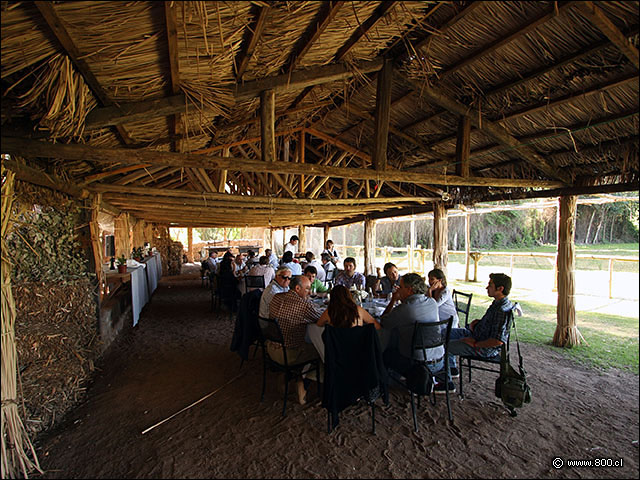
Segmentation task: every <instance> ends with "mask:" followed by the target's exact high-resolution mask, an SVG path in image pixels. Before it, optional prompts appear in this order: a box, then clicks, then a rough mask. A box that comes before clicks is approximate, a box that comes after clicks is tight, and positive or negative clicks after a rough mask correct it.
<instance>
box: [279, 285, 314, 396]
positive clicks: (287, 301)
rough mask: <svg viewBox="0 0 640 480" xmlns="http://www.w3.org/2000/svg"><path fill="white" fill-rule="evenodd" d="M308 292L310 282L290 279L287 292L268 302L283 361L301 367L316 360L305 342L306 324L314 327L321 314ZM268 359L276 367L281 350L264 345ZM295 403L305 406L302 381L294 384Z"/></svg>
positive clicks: (280, 358)
mask: <svg viewBox="0 0 640 480" xmlns="http://www.w3.org/2000/svg"><path fill="white" fill-rule="evenodd" d="M310 292H311V282H310V281H309V278H308V277H305V276H304V275H301V276H299V277H293V279H292V280H291V289H290V290H289V291H288V292H286V293H278V294H276V295H275V296H274V297H273V300H271V305H270V307H269V312H270V315H271V317H272V318H276V319H278V322H279V324H280V328H281V329H282V335H283V337H284V345H285V347H287V361H288V362H289V363H301V362H304V361H305V360H314V359H316V358H318V352H317V350H316V348H315V347H314V346H313V344H312V343H307V342H306V341H305V335H306V333H307V324H309V323H316V322H317V321H318V319H319V318H320V315H321V313H322V312H321V311H320V310H318V309H317V308H316V306H315V305H314V304H313V303H312V302H311V301H310V300H309V299H308V296H309V293H310ZM267 352H268V353H269V356H270V357H271V358H272V359H273V360H275V361H276V362H279V363H284V355H283V354H282V349H280V348H277V345H274V344H272V343H271V342H267ZM297 388H298V401H299V402H300V404H301V405H304V404H305V403H306V400H305V397H306V388H305V386H304V382H303V380H302V379H299V380H298V384H297Z"/></svg>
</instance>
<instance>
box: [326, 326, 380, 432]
mask: <svg viewBox="0 0 640 480" xmlns="http://www.w3.org/2000/svg"><path fill="white" fill-rule="evenodd" d="M322 339H323V341H324V365H325V368H324V392H323V397H322V406H323V407H324V408H326V409H327V431H328V432H329V433H331V430H332V429H333V428H334V427H335V426H337V425H338V423H339V414H340V411H342V410H343V409H345V408H347V407H349V406H351V405H355V404H356V403H357V402H358V400H359V399H364V400H365V401H366V402H367V405H369V406H370V407H371V431H372V433H374V434H375V433H376V406H375V402H376V400H377V399H378V398H380V397H381V396H382V397H383V400H384V403H385V405H388V403H389V394H388V386H387V384H388V377H387V371H386V368H385V366H384V363H383V360H382V349H381V347H380V341H379V340H378V334H377V332H376V330H375V327H374V326H373V325H372V324H368V325H365V326H362V327H353V328H335V327H332V326H331V325H326V326H325V329H324V332H322Z"/></svg>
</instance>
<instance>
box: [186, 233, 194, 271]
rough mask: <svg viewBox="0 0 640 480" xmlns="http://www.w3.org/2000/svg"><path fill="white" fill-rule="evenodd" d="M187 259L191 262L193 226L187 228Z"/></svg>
mask: <svg viewBox="0 0 640 480" xmlns="http://www.w3.org/2000/svg"><path fill="white" fill-rule="evenodd" d="M187 261H188V262H189V263H193V227H188V228H187Z"/></svg>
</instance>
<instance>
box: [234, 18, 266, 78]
mask: <svg viewBox="0 0 640 480" xmlns="http://www.w3.org/2000/svg"><path fill="white" fill-rule="evenodd" d="M259 8H260V11H259V12H258V15H257V18H255V19H254V21H253V23H252V25H251V26H250V27H248V29H249V30H250V31H251V34H250V37H249V39H248V40H245V42H244V48H243V49H242V50H241V51H240V52H239V53H238V56H237V57H236V61H235V62H234V65H235V66H236V81H238V82H239V81H241V80H242V76H243V75H244V72H245V71H246V69H247V66H248V65H249V61H250V60H251V57H252V56H253V52H254V50H255V49H256V46H257V45H258V42H259V41H260V37H261V36H262V31H263V30H264V26H265V25H266V23H267V17H268V16H269V11H270V10H271V7H269V6H268V5H265V6H263V7H259Z"/></svg>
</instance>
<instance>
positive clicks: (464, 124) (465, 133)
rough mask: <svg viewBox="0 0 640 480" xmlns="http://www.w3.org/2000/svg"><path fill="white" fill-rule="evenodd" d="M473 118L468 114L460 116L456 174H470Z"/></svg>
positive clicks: (462, 175) (463, 175) (466, 175)
mask: <svg viewBox="0 0 640 480" xmlns="http://www.w3.org/2000/svg"><path fill="white" fill-rule="evenodd" d="M470 139H471V119H470V118H469V117H468V116H467V115H463V116H461V117H460V120H459V123H458V140H457V141H456V175H460V176H461V177H468V176H469V151H470V150H471V142H470Z"/></svg>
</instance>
